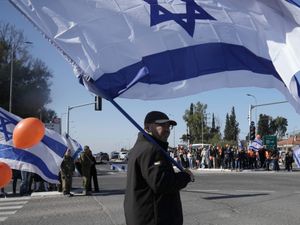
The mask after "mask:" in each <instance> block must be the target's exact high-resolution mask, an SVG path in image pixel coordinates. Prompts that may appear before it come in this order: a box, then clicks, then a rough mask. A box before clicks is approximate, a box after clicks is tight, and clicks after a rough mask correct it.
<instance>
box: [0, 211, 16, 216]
mask: <svg viewBox="0 0 300 225" xmlns="http://www.w3.org/2000/svg"><path fill="white" fill-rule="evenodd" d="M16 212H17V211H4V212H0V216H3V215H13V214H15V213H16Z"/></svg>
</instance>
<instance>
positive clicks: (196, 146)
mask: <svg viewBox="0 0 300 225" xmlns="http://www.w3.org/2000/svg"><path fill="white" fill-rule="evenodd" d="M210 146H211V144H204V143H199V144H191V145H190V147H191V149H197V148H209V147H210Z"/></svg>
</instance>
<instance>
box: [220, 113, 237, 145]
mask: <svg viewBox="0 0 300 225" xmlns="http://www.w3.org/2000/svg"><path fill="white" fill-rule="evenodd" d="M239 133H240V129H239V123H238V122H237V121H236V115H235V110H234V107H232V109H231V114H230V115H228V113H227V114H226V124H225V129H224V139H225V140H227V141H237V139H238V136H239Z"/></svg>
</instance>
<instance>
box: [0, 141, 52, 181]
mask: <svg viewBox="0 0 300 225" xmlns="http://www.w3.org/2000/svg"><path fill="white" fill-rule="evenodd" d="M0 158H4V159H11V160H16V161H20V163H21V162H26V163H30V164H32V165H35V166H36V167H38V168H39V169H40V170H41V171H42V172H43V174H44V175H45V176H47V177H48V178H50V179H53V180H58V175H57V174H53V173H52V172H51V171H50V170H49V168H48V167H47V165H46V164H45V162H44V161H43V160H42V159H40V158H39V157H37V156H36V155H34V154H32V153H31V152H29V151H26V150H22V149H16V148H13V147H12V146H10V145H3V144H0Z"/></svg>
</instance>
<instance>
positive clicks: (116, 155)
mask: <svg viewBox="0 0 300 225" xmlns="http://www.w3.org/2000/svg"><path fill="white" fill-rule="evenodd" d="M110 159H111V160H112V159H119V152H117V151H113V152H111V153H110Z"/></svg>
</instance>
